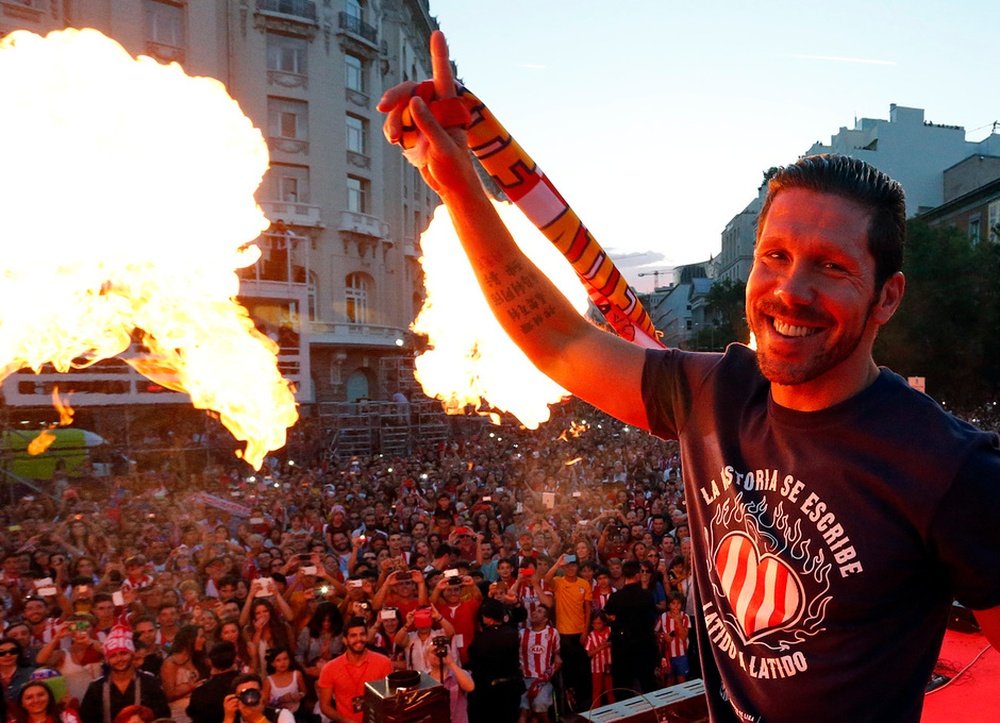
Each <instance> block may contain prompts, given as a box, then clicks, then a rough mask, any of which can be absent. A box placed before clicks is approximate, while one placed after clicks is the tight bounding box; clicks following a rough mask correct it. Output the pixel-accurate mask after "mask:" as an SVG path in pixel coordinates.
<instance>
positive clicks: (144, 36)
mask: <svg viewBox="0 0 1000 723" xmlns="http://www.w3.org/2000/svg"><path fill="white" fill-rule="evenodd" d="M64 27H92V28H96V29H98V30H100V31H101V32H103V33H104V34H106V35H108V36H110V37H112V38H114V39H115V40H117V41H118V42H120V43H121V44H122V45H123V46H124V47H125V48H126V49H127V50H128V51H129V52H130V53H132V54H134V55H139V54H143V55H149V56H152V57H154V58H156V59H157V60H159V61H161V62H164V63H168V62H174V61H176V62H178V63H180V64H181V65H182V66H183V67H184V68H185V70H186V72H188V73H189V74H191V75H207V76H212V77H215V78H217V79H219V80H220V81H222V82H223V83H224V84H225V85H226V87H227V89H228V90H229V92H230V94H231V95H232V96H233V97H234V98H235V99H236V100H237V101H238V102H239V103H240V105H241V107H242V109H243V112H244V113H245V114H247V115H248V116H249V117H250V118H251V120H252V121H253V122H254V124H255V125H256V126H257V127H258V128H260V129H261V130H262V132H263V135H264V137H265V138H266V140H267V144H268V148H269V152H270V170H269V171H268V173H267V175H266V176H265V178H264V181H263V183H262V184H261V187H260V188H259V189H258V192H257V200H258V202H259V203H260V205H261V207H262V208H263V210H264V212H265V215H266V216H267V217H268V219H269V220H270V221H271V227H270V228H269V229H268V230H267V231H266V232H265V233H264V234H263V235H262V236H261V238H260V239H259V241H258V243H259V245H260V247H261V249H262V252H263V253H262V257H261V259H260V261H259V262H258V263H257V264H256V265H255V266H253V267H251V268H248V269H245V270H243V271H242V272H241V284H240V293H239V296H240V300H241V302H242V303H243V304H244V305H245V306H246V307H247V308H248V309H249V310H250V312H251V316H252V317H253V318H254V320H255V322H256V323H257V325H258V327H259V328H260V329H261V330H262V331H264V332H265V333H266V334H268V335H269V336H271V337H272V338H273V339H275V340H276V341H277V342H278V344H279V346H280V356H279V365H280V367H281V369H282V372H283V374H284V375H285V376H286V378H288V379H290V380H291V381H293V382H294V383H295V386H296V390H297V392H296V393H297V398H298V401H299V402H300V403H302V404H303V405H310V404H314V403H323V402H342V401H354V400H358V399H383V400H384V399H388V398H389V395H391V393H392V392H393V391H395V389H396V388H397V387H398V386H399V385H400V384H401V383H402V384H403V385H404V386H405V385H412V384H413V381H412V376H410V375H407V374H406V373H405V372H401V371H400V370H401V369H402V370H405V369H406V368H407V367H408V364H409V362H410V361H411V360H412V357H413V348H414V340H413V339H412V337H411V335H410V333H409V332H408V326H409V324H410V322H411V321H412V319H413V317H414V316H415V314H416V312H417V311H418V310H419V305H420V303H421V301H422V284H421V274H420V269H419V265H418V263H417V257H418V251H419V235H420V232H421V231H422V230H423V229H424V228H425V227H426V225H427V222H428V220H429V217H430V214H431V213H432V211H433V209H434V207H435V206H436V205H437V203H438V200H437V198H436V197H435V195H434V194H433V193H432V192H431V191H430V190H429V189H428V187H427V186H426V185H425V184H424V183H423V181H422V180H421V178H420V175H419V173H418V172H417V170H416V169H415V168H412V167H411V166H410V165H409V164H407V163H406V162H405V161H404V160H403V158H402V157H401V155H400V153H399V151H398V149H396V148H393V147H390V146H389V145H388V144H386V143H385V141H384V140H383V138H382V133H381V120H382V119H381V116H380V114H379V113H377V112H376V111H375V104H376V103H377V101H378V99H379V97H380V96H381V94H382V92H383V91H384V89H386V88H388V87H391V86H393V85H395V84H396V83H398V82H400V81H401V80H405V79H411V78H418V79H419V78H424V77H429V75H430V70H431V69H430V56H429V52H428V47H427V39H428V37H429V35H430V32H431V31H432V30H434V29H436V27H437V22H436V20H435V18H434V17H432V16H431V15H430V10H429V6H428V0H315V1H314V0H211V1H209V0H0V36H2V35H5V34H7V33H9V32H12V31H14V30H18V29H26V30H30V31H33V32H36V33H40V34H44V33H47V32H49V31H51V30H57V29H61V28H64ZM192 172H193V173H194V172H196V169H192ZM55 384H58V385H59V387H60V389H62V390H66V389H75V390H76V393H75V394H74V395H73V398H72V403H73V405H74V407H76V408H83V407H100V406H111V405H144V404H156V405H160V404H182V403H186V401H187V398H186V396H184V395H180V394H177V393H175V392H171V391H169V390H166V389H163V388H162V387H159V386H158V385H156V384H154V383H152V382H150V381H149V380H146V379H144V378H143V377H141V376H139V375H138V374H137V373H135V372H134V371H132V370H131V369H130V368H129V367H128V366H126V365H125V364H123V363H121V362H118V361H115V360H109V361H106V362H101V363H99V364H97V365H95V366H93V367H90V368H89V369H87V370H83V371H78V372H74V373H72V374H71V375H63V374H57V373H55V372H54V371H52V370H46V373H44V374H42V375H39V376H36V375H34V374H32V373H30V372H18V373H15V374H13V375H11V376H10V377H8V378H7V380H6V381H5V382H4V384H3V387H2V391H3V397H4V401H5V402H6V404H7V405H9V406H11V407H15V408H16V407H40V406H46V405H48V403H49V395H50V394H51V389H52V386H53V385H55Z"/></svg>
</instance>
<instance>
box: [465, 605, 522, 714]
mask: <svg viewBox="0 0 1000 723" xmlns="http://www.w3.org/2000/svg"><path fill="white" fill-rule="evenodd" d="M479 617H480V623H481V628H480V631H479V633H478V634H477V635H476V639H475V640H473V641H472V644H471V645H470V646H469V663H468V668H469V672H471V673H472V680H473V682H474V684H475V689H474V690H473V691H472V693H471V694H470V695H469V720H470V721H491V722H495V723H514V721H517V720H518V718H519V708H520V700H521V694H522V693H523V692H524V690H525V688H524V676H523V674H522V673H521V662H520V655H519V651H520V646H519V639H518V634H517V629H516V628H515V627H514V626H512V625H511V624H510V623H509V620H508V614H507V611H506V609H505V608H504V606H503V604H502V603H500V602H498V601H496V600H484V601H483V604H482V606H481V607H480V608H479Z"/></svg>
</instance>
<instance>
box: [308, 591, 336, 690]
mask: <svg viewBox="0 0 1000 723" xmlns="http://www.w3.org/2000/svg"><path fill="white" fill-rule="evenodd" d="M343 629H344V618H343V616H342V615H341V613H340V609H339V608H338V607H337V606H336V605H334V604H333V603H332V602H326V601H324V602H321V603H320V604H319V605H317V606H316V609H315V610H314V611H313V614H312V617H311V618H309V622H308V624H307V625H306V626H305V627H304V628H303V629H302V630H301V631H300V632H299V637H298V645H297V646H296V659H297V660H298V664H299V666H300V667H301V668H302V669H303V670H304V671H305V673H306V675H308V676H309V677H310V678H311V679H313V680H315V679H316V678H318V677H319V674H320V671H322V669H323V666H324V665H326V664H327V663H329V662H330V661H331V660H333V659H334V658H335V657H337V656H338V655H340V654H341V653H342V652H343V650H344V639H343V636H342V635H341V633H342V632H343Z"/></svg>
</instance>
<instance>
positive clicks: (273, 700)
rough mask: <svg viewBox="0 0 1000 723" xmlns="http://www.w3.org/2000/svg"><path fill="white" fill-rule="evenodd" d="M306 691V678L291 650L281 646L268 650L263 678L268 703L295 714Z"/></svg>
mask: <svg viewBox="0 0 1000 723" xmlns="http://www.w3.org/2000/svg"><path fill="white" fill-rule="evenodd" d="M306 692H307V691H306V680H305V678H304V677H303V675H302V671H301V670H299V669H298V665H297V664H296V663H295V658H294V656H293V655H292V651H291V650H289V649H288V648H282V647H276V648H271V649H270V650H268V651H267V677H266V678H265V679H264V698H265V699H267V701H268V705H270V706H272V707H274V708H281V709H283V710H287V711H289V712H290V713H292V714H293V715H295V713H296V712H297V711H298V710H299V708H300V707H301V705H302V700H303V698H305V697H306Z"/></svg>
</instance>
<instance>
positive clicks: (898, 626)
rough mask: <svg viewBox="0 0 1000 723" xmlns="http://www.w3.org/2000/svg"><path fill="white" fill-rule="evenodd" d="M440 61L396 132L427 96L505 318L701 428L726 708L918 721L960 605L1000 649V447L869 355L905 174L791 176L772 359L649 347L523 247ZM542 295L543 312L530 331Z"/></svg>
mask: <svg viewBox="0 0 1000 723" xmlns="http://www.w3.org/2000/svg"><path fill="white" fill-rule="evenodd" d="M431 57H432V62H433V67H434V95H435V100H434V101H433V102H431V104H430V105H428V104H427V103H425V102H424V101H423V100H421V99H420V98H418V97H411V95H413V90H414V85H415V84H413V83H404V84H402V85H400V86H397V87H396V88H394V89H392V90H390V91H389V92H388V93H386V95H385V96H383V98H382V100H381V101H380V103H379V109H380V110H382V111H383V112H386V113H387V114H388V116H387V119H386V123H385V132H386V136H387V138H389V140H390V141H393V142H395V141H397V140H398V139H399V138H400V137H401V132H402V128H403V110H404V109H406V110H408V111H409V112H410V113H411V114H412V116H413V119H414V122H415V126H416V129H417V131H418V132H419V134H420V135H421V136H423V138H424V139H425V140H426V141H427V143H426V149H425V152H424V153H423V156H422V158H421V160H420V163H421V173H422V175H423V177H424V179H425V180H426V181H427V183H428V184H429V185H430V186H431V187H432V188H433V189H434V190H435V191H436V192H437V193H438V194H439V196H440V197H441V199H442V200H443V201H444V202H445V204H446V205H447V207H448V210H449V212H450V214H451V217H452V219H453V221H454V223H455V227H456V229H457V231H458V233H459V236H460V237H461V239H462V243H463V246H464V248H465V250H466V253H467V254H468V256H469V258H470V260H471V262H472V264H473V266H474V267H475V269H476V273H477V276H478V278H479V281H480V285H481V286H482V287H483V289H484V290H485V291H487V292H488V293H486V296H487V298H488V299H490V303H491V304H492V308H493V311H494V313H495V314H496V316H497V318H498V319H499V321H500V323H501V324H502V325H503V326H504V328H505V330H506V331H507V333H508V334H509V335H510V336H511V338H512V339H513V340H514V341H515V342H516V343H517V344H518V345H519V346H520V347H521V348H522V350H523V351H524V352H525V353H526V354H527V355H528V356H529V357H530V358H531V360H532V361H533V362H534V363H535V365H536V366H538V368H539V369H541V370H542V371H544V372H545V373H546V374H547V375H549V376H550V377H551V378H552V379H554V380H555V381H556V382H557V383H559V384H560V385H562V386H563V387H564V388H566V389H568V390H569V391H570V392H572V393H573V394H575V395H576V396H579V397H581V398H583V399H585V400H586V401H588V402H590V403H592V404H594V405H595V406H597V407H599V408H601V409H603V410H605V411H607V412H609V413H611V414H613V415H615V416H617V417H618V418H620V419H621V420H622V421H624V422H625V423H627V424H629V425H634V426H636V427H641V428H643V429H647V430H651V431H652V432H653V433H655V434H657V435H659V436H662V437H668V438H676V439H679V440H680V445H681V452H682V457H683V466H684V480H685V485H686V500H687V508H688V515H689V517H688V524H689V525H690V531H691V545H692V551H693V557H694V564H695V580H696V586H695V587H696V594H697V603H698V613H699V615H698V616H697V617H698V620H699V623H700V629H701V630H700V634H699V635H698V644H699V645H700V647H701V654H702V658H703V660H705V661H706V662H708V661H714V665H707V664H706V665H705V669H706V670H705V676H704V677H705V687H706V692H707V695H708V701H709V708H710V710H711V714H712V720H713V721H727V722H728V721H732V722H736V721H761V720H763V721H768V723H775V722H779V723H780V722H782V721H789V722H799V721H807V720H808V721H845V720H850V721H880V722H885V721H918V720H919V718H920V710H921V705H922V701H923V693H924V686H925V685H926V683H927V680H928V678H929V676H930V673H931V670H932V668H933V665H934V662H935V660H936V657H937V652H938V649H939V646H940V642H941V639H942V636H943V634H944V629H945V623H946V621H947V617H948V612H949V609H950V606H951V604H952V601H953V599H955V598H957V599H958V600H959V601H960V602H962V603H963V604H965V605H967V606H969V607H971V608H973V609H974V610H976V611H977V617H978V618H979V620H980V623H981V625H982V627H983V630H984V632H985V633H986V635H987V637H988V638H989V640H990V641H991V642H992V643H993V645H994V646H997V644H998V642H1000V612H998V610H1000V608H998V607H997V606H1000V453H998V440H997V437H996V435H994V434H991V433H985V432H981V431H979V430H977V429H975V428H973V427H972V426H970V425H968V424H966V423H964V422H961V421H959V420H958V419H955V418H954V417H952V416H950V415H949V414H947V413H946V412H944V411H943V410H942V409H941V408H940V407H939V406H938V405H937V404H936V403H935V402H934V401H933V400H931V399H930V398H929V397H926V396H924V395H923V394H920V393H917V392H915V391H913V390H912V389H910V388H909V387H908V386H907V384H906V381H905V380H904V379H902V378H901V377H899V376H898V375H896V374H894V373H892V372H891V371H889V370H887V369H883V368H879V367H878V366H877V365H876V363H875V361H874V359H873V357H872V347H873V344H874V341H875V338H876V336H877V334H878V331H879V329H880V328H881V327H882V326H883V325H884V324H886V323H887V322H888V321H889V320H890V319H891V317H892V316H893V314H894V312H895V311H896V309H897V308H898V307H899V304H900V302H901V300H902V297H903V292H904V288H905V280H904V278H903V275H902V273H901V271H900V269H901V267H902V250H903V237H904V232H905V205H904V198H903V191H902V188H901V187H900V186H899V184H897V183H896V182H895V181H893V180H892V179H890V178H889V177H887V176H886V175H885V174H883V173H881V172H879V171H878V170H876V169H874V168H872V167H871V166H869V165H867V164H865V163H863V162H862V161H859V160H856V159H852V158H847V157H839V156H813V157H807V158H803V159H801V160H799V161H798V162H796V163H794V164H792V165H790V166H787V167H784V168H781V169H779V170H778V171H777V173H775V174H774V176H773V177H772V178H771V179H770V182H769V186H768V197H767V200H766V202H765V204H764V207H763V209H762V211H761V214H760V220H759V227H758V238H757V246H756V250H755V254H754V265H753V269H752V271H751V273H750V278H749V281H748V283H747V298H746V303H747V319H748V320H749V322H750V326H751V329H752V330H753V332H754V334H755V336H756V339H757V352H756V353H754V352H753V351H752V350H751V349H749V348H747V347H746V346H743V345H740V344H733V345H731V346H730V347H729V348H728V349H727V350H726V352H725V353H723V354H699V353H690V352H682V351H678V350H656V351H647V350H643V349H641V348H639V347H638V346H635V345H633V344H630V343H628V342H626V341H623V340H621V339H619V338H617V337H613V336H611V335H608V334H606V333H604V332H603V331H601V330H600V329H598V328H597V327H595V326H592V325H591V324H589V323H587V322H586V321H584V320H582V319H581V317H580V316H579V315H578V314H576V312H575V311H573V309H572V308H571V307H570V306H569V305H568V304H566V303H564V301H563V297H562V296H561V295H560V294H559V293H558V291H557V290H556V289H555V288H554V287H553V286H552V284H551V282H550V281H549V280H548V279H547V278H546V277H545V276H544V275H543V274H542V273H541V272H539V271H538V270H537V269H535V268H534V267H533V266H532V265H531V264H530V262H528V261H527V260H526V259H525V257H524V256H523V255H522V254H521V253H520V251H519V250H518V248H517V246H516V245H515V244H514V242H513V240H512V239H511V237H510V234H509V233H508V232H507V230H506V228H505V227H504V226H503V224H502V223H501V222H500V221H499V219H498V217H497V215H496V213H495V212H494V210H493V207H492V205H491V203H490V202H489V200H488V199H487V197H486V195H485V193H484V192H483V191H482V189H481V186H480V184H479V181H478V179H477V176H476V174H475V171H474V169H473V166H472V164H471V162H470V159H469V153H468V151H467V150H466V142H467V137H466V132H465V131H464V130H463V129H462V127H460V125H458V124H459V123H461V120H462V117H461V114H459V113H455V112H454V102H453V101H452V100H451V99H452V98H453V97H454V96H455V85H454V81H453V78H452V75H451V66H450V64H449V61H448V57H447V47H446V45H445V42H444V38H443V36H441V35H440V33H436V34H435V35H434V36H432V38H431ZM438 118H441V119H444V122H445V124H446V126H447V127H443V126H442V125H441V123H440V122H439V120H438ZM528 300H530V301H531V302H532V303H536V304H538V305H539V307H540V311H539V315H540V316H541V317H542V318H544V320H545V321H544V322H543V323H540V324H534V325H531V326H528V325H522V324H520V323H517V322H516V321H515V319H517V314H516V313H512V312H516V309H517V306H518V304H523V303H525V302H526V301H528ZM609 380H615V382H616V383H608V382H609Z"/></svg>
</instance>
